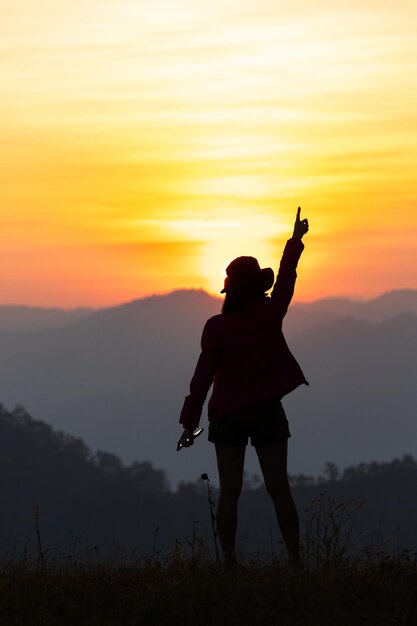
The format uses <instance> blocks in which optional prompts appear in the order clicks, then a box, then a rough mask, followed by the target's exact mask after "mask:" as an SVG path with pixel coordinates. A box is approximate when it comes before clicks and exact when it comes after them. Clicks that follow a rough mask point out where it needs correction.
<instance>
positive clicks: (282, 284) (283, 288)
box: [271, 237, 304, 318]
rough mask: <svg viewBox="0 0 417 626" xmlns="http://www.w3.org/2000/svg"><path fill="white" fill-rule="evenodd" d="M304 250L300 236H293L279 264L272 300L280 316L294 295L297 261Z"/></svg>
mask: <svg viewBox="0 0 417 626" xmlns="http://www.w3.org/2000/svg"><path fill="white" fill-rule="evenodd" d="M303 250H304V244H303V242H302V241H301V239H299V238H298V237H292V238H291V239H289V240H288V241H287V243H286V245H285V248H284V252H283V255H282V258H281V263H280V266H279V271H278V276H277V279H276V281H275V285H274V288H273V290H272V293H271V300H272V301H273V302H274V303H275V306H277V308H278V311H279V316H280V317H282V318H283V317H284V316H285V314H286V313H287V310H288V307H289V304H290V302H291V299H292V297H293V295H294V288H295V281H296V279H297V272H296V269H297V263H298V260H299V258H300V256H301V253H302V251H303Z"/></svg>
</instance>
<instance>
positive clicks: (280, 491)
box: [265, 480, 291, 500]
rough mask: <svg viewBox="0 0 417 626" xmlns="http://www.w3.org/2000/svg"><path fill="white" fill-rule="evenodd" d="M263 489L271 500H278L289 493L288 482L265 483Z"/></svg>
mask: <svg viewBox="0 0 417 626" xmlns="http://www.w3.org/2000/svg"><path fill="white" fill-rule="evenodd" d="M265 487H266V490H267V492H268V494H269V495H270V496H271V498H272V499H273V500H280V499H281V498H285V497H286V496H288V495H289V494H290V493H291V490H290V485H289V483H288V480H283V481H272V482H267V483H265Z"/></svg>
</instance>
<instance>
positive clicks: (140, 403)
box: [0, 291, 417, 485]
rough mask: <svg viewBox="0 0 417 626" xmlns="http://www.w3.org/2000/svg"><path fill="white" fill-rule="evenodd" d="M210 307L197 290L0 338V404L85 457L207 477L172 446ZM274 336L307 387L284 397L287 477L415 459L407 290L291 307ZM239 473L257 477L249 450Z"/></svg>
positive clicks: (214, 305)
mask: <svg viewBox="0 0 417 626" xmlns="http://www.w3.org/2000/svg"><path fill="white" fill-rule="evenodd" d="M220 304H221V302H220V300H218V299H216V298H212V297H210V296H209V295H207V294H206V293H204V292H201V291H179V292H174V293H172V294H169V295H167V296H159V297H152V298H146V299H143V300H137V301H134V302H131V303H127V304H125V305H122V306H119V307H113V308H110V309H104V310H101V311H97V312H94V313H90V314H89V315H88V316H85V317H84V318H83V319H81V320H79V321H77V322H75V323H72V324H69V325H66V326H65V327H61V328H56V327H55V328H52V329H49V330H47V329H44V330H42V331H38V332H2V333H0V398H2V401H3V402H4V404H5V405H6V406H8V407H12V406H13V405H14V404H22V405H24V406H25V407H27V408H28V410H29V411H30V412H31V413H32V414H33V415H35V416H36V417H37V416H39V417H41V418H42V419H44V420H46V421H47V422H48V423H49V424H51V425H53V426H54V427H55V428H58V429H62V430H65V431H67V432H70V433H72V434H74V435H76V436H81V437H82V438H83V439H85V441H86V442H87V444H88V445H89V446H90V447H91V448H92V449H93V450H95V449H97V448H100V449H106V450H110V451H111V452H113V453H115V454H117V455H120V456H121V457H122V458H123V459H124V460H125V461H126V462H132V461H134V460H136V459H138V458H142V459H147V460H149V461H151V462H152V463H154V464H155V465H156V466H158V467H162V468H164V469H165V470H166V471H167V473H168V475H169V478H170V480H171V482H172V484H173V485H175V484H176V483H177V482H178V480H183V479H191V480H193V479H194V478H195V477H196V476H198V475H199V474H201V473H203V472H208V473H209V474H210V475H212V476H214V477H215V476H216V469H215V462H214V455H213V452H212V450H211V447H210V445H209V444H208V443H207V442H206V441H205V440H204V436H203V437H201V438H200V439H199V441H198V444H196V445H195V446H194V448H192V449H190V450H186V451H181V453H177V452H176V451H175V443H176V440H177V439H178V436H179V432H180V430H179V425H178V423H177V422H178V416H179V411H180V408H181V405H182V401H183V397H184V396H185V395H186V393H187V390H188V384H189V380H190V378H191V375H192V373H193V370H194V366H195V362H196V359H197V357H198V353H199V341H200V335H201V330H202V327H203V325H204V322H205V320H206V319H207V318H208V317H210V316H211V315H214V314H216V313H218V312H219V308H220ZM285 332H286V335H287V337H288V340H289V344H290V347H291V348H292V350H293V352H294V354H295V355H296V357H297V358H298V360H299V362H300V364H301V365H302V367H303V370H304V372H305V375H306V377H307V379H308V380H309V382H310V387H309V388H300V389H299V390H297V391H296V392H294V394H292V395H291V396H288V397H287V398H286V399H285V407H286V409H287V413H288V417H289V420H290V424H291V431H292V434H293V438H292V441H291V453H290V470H291V471H292V472H293V473H300V472H304V473H308V474H316V475H317V474H318V473H320V472H321V470H322V468H323V466H324V464H325V462H326V461H328V460H331V461H335V462H336V463H338V464H339V465H341V466H343V467H344V466H347V465H351V464H354V463H359V462H360V461H361V460H363V459H369V458H373V459H377V460H384V459H389V458H392V457H393V456H399V455H402V454H403V453H413V452H414V451H415V450H414V448H415V441H417V420H416V410H415V401H414V395H415V387H416V371H417V367H416V365H417V357H416V345H417V298H416V292H413V291H403V292H393V293H391V294H386V295H384V296H383V297H381V298H378V299H376V300H373V301H369V302H364V303H361V302H352V301H343V300H330V301H329V300H326V301H319V302H316V303H311V304H299V305H293V307H292V308H291V309H290V311H289V313H288V315H287V318H286V320H285ZM203 425H205V424H204V422H203ZM247 468H248V471H249V472H250V473H252V472H253V471H258V470H257V464H256V462H255V459H254V455H253V453H252V452H251V451H248V465H247Z"/></svg>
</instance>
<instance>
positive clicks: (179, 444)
mask: <svg viewBox="0 0 417 626" xmlns="http://www.w3.org/2000/svg"><path fill="white" fill-rule="evenodd" d="M203 430H204V428H196V429H195V430H194V432H192V433H191V436H190V437H189V438H188V439H187V442H189V445H190V446H192V445H193V443H194V439H195V438H196V437H198V436H199V435H201V433H202V432H203ZM187 447H188V446H187ZM181 448H184V444H183V443H181V440H180V441H179V442H178V443H177V452H178V450H181Z"/></svg>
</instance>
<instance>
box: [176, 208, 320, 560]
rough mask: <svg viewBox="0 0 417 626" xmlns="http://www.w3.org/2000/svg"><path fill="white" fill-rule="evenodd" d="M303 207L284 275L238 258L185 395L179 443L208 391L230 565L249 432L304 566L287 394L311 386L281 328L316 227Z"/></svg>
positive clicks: (291, 554) (289, 542) (287, 537)
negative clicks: (291, 476) (290, 467)
mask: <svg viewBox="0 0 417 626" xmlns="http://www.w3.org/2000/svg"><path fill="white" fill-rule="evenodd" d="M300 213H301V209H300V208H298V211H297V217H296V221H295V225H294V232H293V236H292V238H291V239H289V240H288V241H287V243H286V246H285V249H284V253H283V256H282V259H281V263H280V267H279V272H278V276H277V280H276V281H275V285H274V288H273V290H272V292H271V296H270V297H268V296H267V295H266V291H268V290H269V289H270V288H271V287H272V285H273V283H274V272H273V270H272V269H271V268H264V269H261V268H260V267H259V264H258V261H257V260H256V259H255V258H254V257H245V256H243V257H238V258H237V259H235V260H234V261H232V262H231V263H230V265H229V266H228V267H227V269H226V274H227V276H226V278H225V281H224V288H223V290H222V291H221V293H225V294H226V296H225V300H224V303H223V307H222V313H221V314H219V315H215V316H214V317H211V318H210V319H209V320H208V321H207V323H206V325H205V327H204V330H203V334H202V339H201V354H200V357H199V359H198V362H197V366H196V369H195V372H194V376H193V378H192V380H191V383H190V394H189V395H188V396H187V397H186V398H185V402H184V406H183V408H182V411H181V417H180V423H181V424H182V425H183V426H184V431H183V433H182V435H181V438H180V440H179V442H178V444H179V445H181V446H184V447H188V446H190V445H192V443H193V431H194V429H195V428H196V427H197V426H198V424H199V421H200V417H201V412H202V407H203V404H204V402H205V399H206V397H207V393H208V391H209V389H210V387H211V385H212V384H213V392H212V396H211V398H210V401H209V405H208V416H209V437H208V438H209V441H211V442H213V443H214V444H215V448H216V457H217V465H218V471H219V481H220V493H219V498H218V504H217V512H216V518H217V529H218V533H219V538H220V543H221V546H222V551H223V557H224V561H225V564H226V565H234V564H235V563H236V556H235V538H236V528H237V504H238V499H239V495H240V492H241V489H242V480H243V466H244V458H245V450H246V445H247V443H248V438H250V440H251V444H252V445H253V446H254V447H255V450H256V454H257V456H258V459H259V463H260V467H261V471H262V474H263V478H264V481H265V486H266V489H267V491H268V493H269V495H270V496H271V498H272V500H273V503H274V507H275V511H276V516H277V521H278V524H279V527H280V529H281V533H282V536H283V539H284V542H285V546H286V549H287V552H288V558H289V562H290V563H291V564H292V565H293V566H296V567H297V566H301V558H300V545H299V534H300V533H299V519H298V514H297V509H296V507H295V504H294V501H293V498H292V495H291V491H290V486H289V482H288V475H287V443H288V438H289V437H290V436H291V435H290V431H289V428H288V421H287V419H286V415H285V413H284V409H283V407H282V404H281V398H282V397H283V396H285V395H286V394H288V393H289V392H291V391H293V390H294V389H295V388H296V387H298V386H299V385H301V384H303V383H304V384H307V385H308V383H307V381H306V379H305V377H304V374H303V372H302V371H301V368H300V366H299V365H298V363H297V361H296V360H295V358H294V356H293V355H292V354H291V352H290V350H289V348H288V346H287V344H286V341H285V339H284V335H283V333H282V321H283V318H284V316H285V314H286V312H287V309H288V306H289V304H290V302H291V299H292V296H293V293H294V287H295V281H296V277H297V274H296V267H297V263H298V260H299V258H300V256H301V253H302V251H303V249H304V244H303V243H302V241H301V239H302V237H303V235H305V234H306V233H307V231H308V229H309V226H308V220H306V219H303V220H301V219H300Z"/></svg>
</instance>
